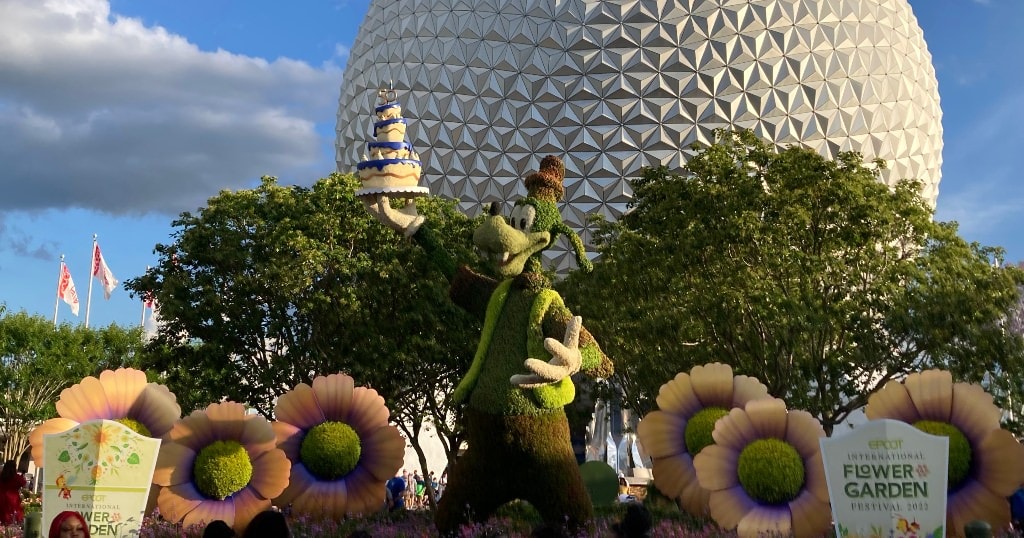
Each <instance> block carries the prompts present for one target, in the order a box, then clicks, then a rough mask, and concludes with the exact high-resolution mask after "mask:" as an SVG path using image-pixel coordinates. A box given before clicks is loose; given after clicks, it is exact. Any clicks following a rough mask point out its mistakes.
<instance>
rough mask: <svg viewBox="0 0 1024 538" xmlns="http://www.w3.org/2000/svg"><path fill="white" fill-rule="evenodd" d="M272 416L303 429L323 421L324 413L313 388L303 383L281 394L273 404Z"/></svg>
mask: <svg viewBox="0 0 1024 538" xmlns="http://www.w3.org/2000/svg"><path fill="white" fill-rule="evenodd" d="M274 417H275V418H277V420H278V421H279V422H287V423H288V424H291V425H293V426H296V427H298V428H299V429H301V430H303V431H305V430H308V429H310V428H312V427H313V426H316V425H317V424H320V423H321V422H323V421H324V413H323V411H322V410H321V409H320V402H319V398H318V397H317V394H316V393H315V392H314V391H313V388H312V387H310V386H309V385H307V384H305V383H299V384H298V385H295V388H293V389H292V390H290V391H288V392H286V393H284V394H282V395H281V396H280V397H279V398H278V399H277V405H276V406H274Z"/></svg>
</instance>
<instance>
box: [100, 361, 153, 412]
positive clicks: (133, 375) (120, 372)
mask: <svg viewBox="0 0 1024 538" xmlns="http://www.w3.org/2000/svg"><path fill="white" fill-rule="evenodd" d="M100 384H101V385H103V388H104V394H105V395H106V397H107V405H109V407H110V413H111V416H109V417H107V418H110V419H112V420H117V419H120V418H124V417H127V416H128V410H129V409H131V407H132V405H133V404H134V403H135V401H136V400H138V399H139V396H140V395H141V394H142V391H143V390H144V389H145V388H146V385H147V384H148V382H147V381H146V373H145V372H143V371H141V370H136V369H134V368H118V369H117V370H104V371H103V372H102V373H100Z"/></svg>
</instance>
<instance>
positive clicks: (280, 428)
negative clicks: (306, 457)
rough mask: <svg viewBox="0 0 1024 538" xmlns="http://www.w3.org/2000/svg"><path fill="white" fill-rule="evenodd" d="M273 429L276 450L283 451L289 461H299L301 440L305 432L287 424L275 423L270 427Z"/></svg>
mask: <svg viewBox="0 0 1024 538" xmlns="http://www.w3.org/2000/svg"><path fill="white" fill-rule="evenodd" d="M270 426H271V427H272V428H274V436H275V437H276V439H277V448H280V449H281V450H283V451H284V455H285V456H288V459H289V460H292V461H297V460H298V459H299V450H301V449H302V439H303V437H305V435H306V432H305V431H303V430H301V429H299V428H298V427H296V426H293V425H291V424H288V423H287V422H281V421H276V422H274V423H272V424H271V425H270Z"/></svg>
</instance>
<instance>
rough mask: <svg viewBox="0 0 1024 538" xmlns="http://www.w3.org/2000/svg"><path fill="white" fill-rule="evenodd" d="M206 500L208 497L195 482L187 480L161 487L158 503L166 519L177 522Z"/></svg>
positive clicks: (161, 513)
mask: <svg viewBox="0 0 1024 538" xmlns="http://www.w3.org/2000/svg"><path fill="white" fill-rule="evenodd" d="M206 500H207V498H206V497H204V496H203V494H202V493H199V490H198V489H196V486H195V484H193V483H192V482H185V483H183V484H175V485H173V486H168V487H165V488H161V489H160V495H159V496H158V497H157V501H156V504H157V507H159V508H160V515H161V516H162V517H163V518H164V519H166V520H167V521H170V522H172V523H177V522H179V521H181V520H182V519H184V518H185V516H186V515H188V513H189V512H191V511H192V510H195V508H196V507H197V506H199V505H200V504H202V502H203V501H206Z"/></svg>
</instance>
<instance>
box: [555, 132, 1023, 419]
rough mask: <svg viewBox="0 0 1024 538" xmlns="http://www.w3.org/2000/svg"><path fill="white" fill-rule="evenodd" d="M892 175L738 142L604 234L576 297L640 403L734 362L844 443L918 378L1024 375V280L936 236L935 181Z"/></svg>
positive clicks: (653, 182) (651, 175) (732, 140)
mask: <svg viewBox="0 0 1024 538" xmlns="http://www.w3.org/2000/svg"><path fill="white" fill-rule="evenodd" d="M882 166H884V163H881V162H875V163H871V164H865V163H864V162H863V160H862V158H861V157H860V155H859V154H856V153H842V154H840V155H839V156H838V157H837V158H836V159H835V160H828V159H826V158H824V157H822V156H820V155H818V154H817V153H815V152H813V151H810V150H807V149H800V148H788V149H784V150H776V149H775V148H773V147H770V146H768V145H767V144H765V143H763V142H761V141H759V140H757V139H756V138H755V137H754V135H753V134H751V133H749V132H740V133H725V132H722V133H720V134H719V138H718V140H717V141H716V143H715V144H713V145H711V146H710V147H705V148H696V152H695V154H694V155H693V157H692V158H691V159H690V160H689V162H688V164H687V166H686V169H685V173H684V175H676V174H672V173H670V172H669V171H668V170H666V169H665V168H658V169H648V170H646V171H645V172H644V174H643V176H642V177H641V178H639V179H638V180H637V181H636V182H635V183H634V184H633V187H634V196H635V197H634V200H633V202H632V206H631V209H630V211H629V212H627V214H626V215H624V216H623V217H622V219H620V220H619V221H618V222H617V223H599V225H598V228H599V230H598V233H597V241H598V244H599V247H600V251H601V254H602V258H601V261H600V263H597V264H596V267H595V270H594V272H593V273H592V274H590V275H587V274H583V273H578V272H577V273H574V274H572V275H570V278H569V279H568V280H567V281H566V282H565V284H564V288H565V289H566V293H565V295H566V297H567V298H569V299H570V302H571V303H572V302H574V303H576V304H573V305H572V308H573V309H574V310H575V311H577V312H580V313H581V315H582V316H583V317H584V319H586V320H587V323H588V324H589V325H590V326H591V327H593V328H594V332H595V333H596V334H600V335H601V341H602V345H604V346H605V348H606V349H607V351H608V354H609V355H610V356H614V357H615V359H616V372H617V373H616V381H617V382H618V384H619V385H620V387H621V389H622V391H623V392H624V394H625V400H626V403H627V405H629V406H631V407H633V408H634V409H636V410H638V411H640V412H641V413H646V412H647V411H648V410H650V409H651V408H652V407H653V406H654V398H655V397H656V395H657V393H658V389H659V387H660V386H661V384H663V383H665V382H666V381H668V380H670V379H671V378H672V377H673V376H674V375H675V374H676V373H678V372H683V371H688V370H689V369H690V368H691V367H693V366H694V365H698V364H704V363H707V362H712V361H719V362H725V363H728V364H730V365H732V366H733V368H734V369H735V370H736V371H737V373H741V374H746V375H750V376H754V377H757V378H758V379H760V380H761V381H762V382H764V383H765V384H766V385H767V386H768V387H769V390H770V392H771V394H773V395H774V396H777V397H781V398H784V399H785V400H786V401H787V402H788V403H789V404H790V406H791V407H792V408H799V409H805V410H807V411H810V412H811V413H812V414H814V415H816V416H817V417H819V418H820V419H821V421H822V424H823V426H824V427H825V429H826V430H827V431H831V429H832V428H833V427H834V426H835V425H836V424H838V423H840V422H842V421H843V420H844V419H845V418H847V417H848V416H849V414H850V413H852V412H853V411H855V410H857V409H858V408H860V407H862V406H863V405H864V404H865V403H866V400H867V397H868V395H870V394H871V393H872V392H874V391H875V390H877V389H878V388H880V387H881V385H882V384H884V383H885V382H887V381H888V380H891V379H896V378H899V377H901V376H902V375H904V374H906V373H908V372H911V371H916V370H919V369H924V368H930V367H941V368H946V369H949V370H951V371H953V373H954V376H955V377H957V378H959V379H964V380H970V381H986V382H989V381H992V380H993V379H995V378H998V377H1000V376H986V375H985V374H986V373H994V372H998V373H1002V374H1009V376H1011V377H1007V379H1019V378H1020V374H1021V373H1022V366H1024V364H1022V363H1024V360H1022V359H1024V352H1022V348H1024V346H1022V340H1021V338H1020V336H1019V335H1013V334H1011V333H1009V332H1008V331H1006V330H1004V329H1003V325H1004V323H1003V321H1004V320H1005V319H1006V316H1007V313H1008V311H1009V309H1010V308H1011V307H1012V305H1013V304H1015V302H1016V300H1017V297H1018V291H1017V285H1019V284H1020V283H1021V282H1022V273H1021V271H1019V270H1017V269H1015V268H1007V269H1000V268H998V265H999V262H1000V261H1001V256H1002V250H1001V249H999V248H991V247H983V246H980V245H977V244H972V243H967V242H966V241H964V240H963V239H962V238H960V237H959V236H958V235H957V231H956V225H955V223H940V222H933V221H932V211H931V209H930V208H929V206H928V204H927V203H926V202H925V201H924V200H923V199H922V198H921V197H920V195H919V189H920V185H919V183H918V182H915V181H901V182H899V183H898V184H897V185H896V186H895V187H894V188H892V189H889V188H888V187H886V186H885V185H883V184H882V183H880V182H879V181H878V170H879V168H880V167H882ZM991 388H993V389H995V388H997V387H994V386H993V387H991ZM998 389H999V390H993V392H1001V394H1003V395H1006V396H1009V395H1013V396H1016V397H1018V398H1019V392H1020V387H1016V388H1014V387H1009V386H1005V387H998ZM1017 401H1022V400H1019V399H1018V400H1017Z"/></svg>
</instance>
